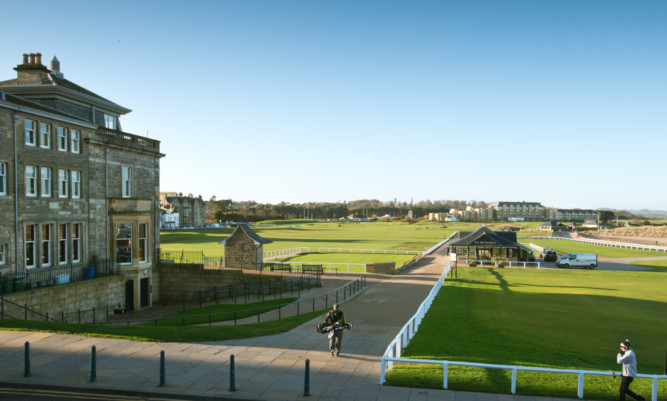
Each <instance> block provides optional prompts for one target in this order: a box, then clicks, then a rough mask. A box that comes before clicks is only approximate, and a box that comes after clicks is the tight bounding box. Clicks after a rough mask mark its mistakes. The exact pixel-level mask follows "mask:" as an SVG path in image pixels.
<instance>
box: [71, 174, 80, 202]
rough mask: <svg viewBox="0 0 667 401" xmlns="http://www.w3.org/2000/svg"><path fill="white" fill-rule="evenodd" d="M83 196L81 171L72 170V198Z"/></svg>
mask: <svg viewBox="0 0 667 401" xmlns="http://www.w3.org/2000/svg"><path fill="white" fill-rule="evenodd" d="M80 197H81V172H80V171H72V198H75V199H79V198H80Z"/></svg>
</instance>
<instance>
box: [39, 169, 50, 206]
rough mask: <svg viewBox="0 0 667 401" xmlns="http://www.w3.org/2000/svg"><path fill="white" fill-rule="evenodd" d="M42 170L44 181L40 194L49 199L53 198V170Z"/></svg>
mask: <svg viewBox="0 0 667 401" xmlns="http://www.w3.org/2000/svg"><path fill="white" fill-rule="evenodd" d="M40 170H41V171H40V177H41V181H42V186H41V191H40V192H41V194H42V197H45V198H48V197H50V196H51V169H50V168H48V167H42V168H41V169H40Z"/></svg>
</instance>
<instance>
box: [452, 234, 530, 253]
mask: <svg viewBox="0 0 667 401" xmlns="http://www.w3.org/2000/svg"><path fill="white" fill-rule="evenodd" d="M449 248H450V252H451V253H454V254H456V257H457V259H458V260H506V261H527V260H528V257H529V255H530V254H532V251H531V250H530V249H528V248H527V247H525V246H524V245H521V244H519V243H518V242H517V238H516V233H515V232H513V231H493V230H490V229H489V228H487V227H486V226H480V227H479V228H478V229H476V230H475V231H459V232H458V233H456V234H455V235H454V239H453V240H452V242H450V243H449Z"/></svg>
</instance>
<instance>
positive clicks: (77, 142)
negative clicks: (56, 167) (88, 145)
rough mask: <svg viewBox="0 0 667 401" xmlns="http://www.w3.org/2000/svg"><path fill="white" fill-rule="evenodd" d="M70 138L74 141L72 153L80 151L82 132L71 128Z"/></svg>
mask: <svg viewBox="0 0 667 401" xmlns="http://www.w3.org/2000/svg"><path fill="white" fill-rule="evenodd" d="M69 135H70V139H71V141H72V143H71V146H70V151H71V152H72V153H80V152H81V133H80V132H79V131H77V130H75V129H73V130H71V131H70V132H69Z"/></svg>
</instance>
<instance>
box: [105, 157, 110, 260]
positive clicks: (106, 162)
mask: <svg viewBox="0 0 667 401" xmlns="http://www.w3.org/2000/svg"><path fill="white" fill-rule="evenodd" d="M104 204H105V214H104V215H105V220H104V232H105V234H104V238H105V241H104V243H105V245H104V249H105V250H106V256H105V257H106V259H109V148H106V149H104Z"/></svg>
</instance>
